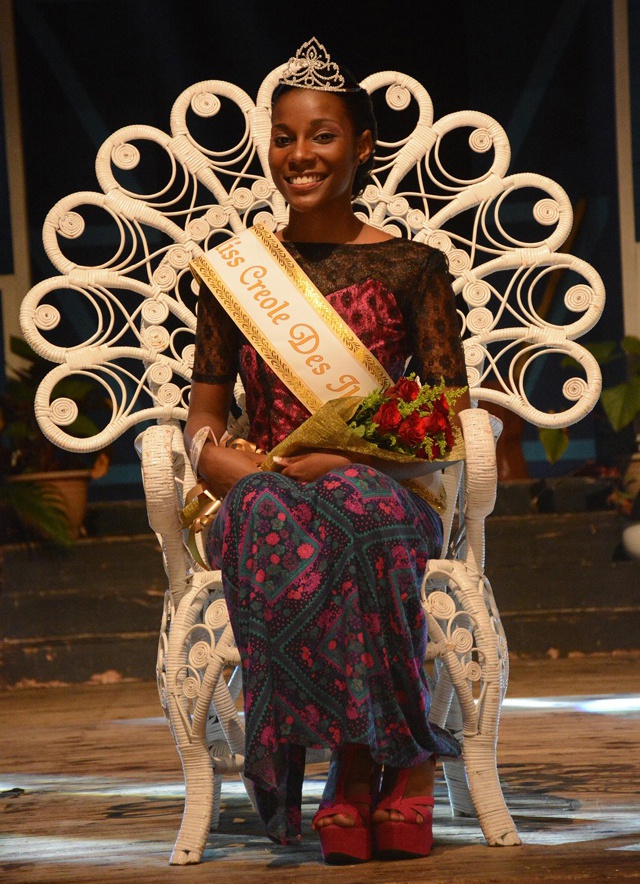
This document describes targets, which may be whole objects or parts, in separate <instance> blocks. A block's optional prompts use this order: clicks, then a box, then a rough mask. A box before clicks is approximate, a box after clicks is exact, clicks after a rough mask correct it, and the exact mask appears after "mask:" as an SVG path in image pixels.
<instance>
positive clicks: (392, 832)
mask: <svg viewBox="0 0 640 884" xmlns="http://www.w3.org/2000/svg"><path fill="white" fill-rule="evenodd" d="M434 781H435V756H433V757H432V758H430V759H429V760H428V761H427V762H425V763H424V764H421V765H418V766H417V767H412V768H391V767H389V768H385V774H384V780H383V783H382V791H381V797H380V801H379V802H378V806H377V807H376V809H375V811H374V813H373V816H372V823H373V831H374V838H375V842H376V851H375V852H376V856H377V857H378V858H380V859H409V858H412V857H421V856H428V854H429V853H430V851H431V846H432V844H433V834H432V813H433V791H434Z"/></svg>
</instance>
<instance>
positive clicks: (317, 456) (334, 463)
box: [273, 449, 353, 482]
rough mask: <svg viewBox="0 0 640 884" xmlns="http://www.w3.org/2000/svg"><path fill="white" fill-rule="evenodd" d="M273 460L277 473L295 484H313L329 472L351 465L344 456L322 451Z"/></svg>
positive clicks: (349, 460)
mask: <svg viewBox="0 0 640 884" xmlns="http://www.w3.org/2000/svg"><path fill="white" fill-rule="evenodd" d="M273 460H274V463H275V466H276V469H277V472H279V473H282V475H283V476H287V477H288V478H289V479H295V480H296V481H297V482H313V481H315V479H319V478H320V477H321V476H324V475H325V474H326V473H328V472H330V471H331V470H339V469H340V468H341V467H346V466H348V465H349V464H350V463H353V461H352V460H351V458H350V457H347V455H345V454H341V453H340V452H338V451H329V450H324V449H321V450H319V451H305V452H303V453H302V454H296V455H294V456H293V457H274V458H273Z"/></svg>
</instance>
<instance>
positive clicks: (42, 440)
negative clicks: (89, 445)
mask: <svg viewBox="0 0 640 884" xmlns="http://www.w3.org/2000/svg"><path fill="white" fill-rule="evenodd" d="M10 347H11V352H12V353H13V354H14V355H16V356H18V357H20V359H21V360H22V364H23V367H21V368H18V369H10V370H9V372H8V376H7V382H6V386H5V390H4V392H3V393H2V394H0V503H2V504H4V505H5V506H6V507H8V508H9V510H10V511H11V512H12V513H13V514H14V515H15V517H16V518H17V520H18V523H19V525H20V526H21V528H22V533H23V535H24V534H25V533H26V535H27V536H29V535H32V536H33V535H35V536H37V537H40V538H44V539H47V540H50V541H51V542H53V543H55V544H57V545H59V546H68V545H70V544H72V543H73V542H74V540H75V539H77V537H78V536H80V534H81V532H82V527H83V523H84V514H85V509H86V502H87V487H88V483H89V481H90V480H91V479H95V478H99V477H100V476H102V475H104V473H106V471H107V469H108V468H109V454H108V452H107V451H101V452H99V453H98V454H97V455H96V454H95V453H93V454H75V453H72V452H69V451H64V450H63V449H61V448H58V446H56V445H54V444H53V443H52V442H50V441H49V440H48V439H47V438H46V437H45V436H44V435H43V433H42V431H41V430H40V427H39V426H38V423H37V421H36V417H35V413H34V408H33V404H34V401H35V395H36V391H37V388H38V386H39V384H40V382H41V381H42V379H43V378H44V377H45V375H46V374H47V373H48V372H49V371H50V370H51V363H50V362H49V361H48V360H46V359H43V358H42V357H40V356H38V354H37V353H35V352H34V351H33V350H32V349H31V347H30V346H29V345H28V344H27V343H26V341H24V340H22V339H21V338H18V337H12V338H11V341H10ZM58 396H67V397H69V398H70V399H73V400H74V401H75V402H76V403H77V404H78V406H79V409H80V412H81V413H80V414H79V416H78V418H77V419H76V421H75V422H74V423H73V424H71V425H70V427H69V428H68V431H69V432H70V433H71V434H72V435H76V436H85V437H86V436H92V435H94V434H95V433H97V432H98V427H97V426H96V424H95V422H94V421H93V420H92V419H91V417H89V415H90V414H92V413H95V412H96V411H97V410H101V409H103V408H105V407H106V406H107V403H106V402H105V400H104V398H103V396H102V395H101V393H100V392H99V391H98V390H97V389H96V388H95V386H94V385H93V384H92V383H91V381H90V380H89V379H86V380H85V379H84V378H76V377H70V378H67V379H65V380H63V381H61V382H60V383H59V384H58V385H57V386H56V388H55V391H54V398H57V397H58Z"/></svg>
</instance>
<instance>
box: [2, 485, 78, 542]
mask: <svg viewBox="0 0 640 884" xmlns="http://www.w3.org/2000/svg"><path fill="white" fill-rule="evenodd" d="M0 503H2V504H4V505H5V506H8V507H9V508H10V509H12V510H13V512H14V513H15V515H16V516H17V518H18V519H19V521H20V522H21V523H22V524H23V525H24V526H25V527H26V528H27V529H30V530H31V531H33V532H34V533H35V534H36V535H37V536H39V537H42V538H43V539H44V540H49V541H51V543H53V544H55V545H56V546H59V547H63V548H66V547H69V546H71V545H72V544H73V537H72V536H71V532H70V530H69V519H68V517H67V512H66V509H65V507H64V504H63V502H62V500H61V499H60V497H59V496H58V495H57V494H56V493H55V491H54V490H53V489H52V488H48V487H47V486H46V485H43V484H41V483H40V482H36V481H25V482H1V483H0Z"/></svg>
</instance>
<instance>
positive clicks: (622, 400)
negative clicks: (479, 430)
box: [538, 335, 640, 463]
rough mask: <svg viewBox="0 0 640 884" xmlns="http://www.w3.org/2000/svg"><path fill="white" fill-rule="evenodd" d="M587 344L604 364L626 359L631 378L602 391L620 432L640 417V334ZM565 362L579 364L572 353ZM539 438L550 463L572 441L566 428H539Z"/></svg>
mask: <svg viewBox="0 0 640 884" xmlns="http://www.w3.org/2000/svg"><path fill="white" fill-rule="evenodd" d="M583 346H584V348H585V350H588V351H589V352H590V353H591V355H592V356H594V357H595V359H596V360H597V361H598V364H599V365H601V366H604V365H610V364H612V363H614V362H616V361H618V360H621V359H624V360H626V363H627V375H628V379H627V380H626V381H624V382H623V383H621V384H616V385H615V386H613V387H607V388H605V389H604V390H603V391H602V393H601V394H600V402H601V403H602V408H603V410H604V413H605V414H606V416H607V420H608V421H609V423H610V424H611V428H612V429H613V430H614V432H616V433H619V432H620V430H624V428H625V427H628V426H629V425H630V424H631V423H633V422H634V421H635V420H636V419H637V418H638V417H640V338H639V337H637V336H636V335H626V336H625V337H624V338H623V339H622V341H620V342H618V341H595V342H593V343H589V344H584V345H583ZM562 365H563V367H564V368H575V367H576V366H577V362H576V361H575V359H572V358H571V357H569V356H568V357H566V358H565V359H563V360H562ZM561 434H562V436H564V440H563V438H562V437H561ZM538 438H539V439H540V441H541V442H542V445H543V447H544V450H545V454H546V457H547V460H548V461H549V463H555V462H556V461H557V460H559V458H560V457H562V454H563V453H564V452H565V450H566V448H567V446H568V444H569V437H568V434H567V431H566V430H556V429H539V430H538ZM558 452H559V453H558Z"/></svg>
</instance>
